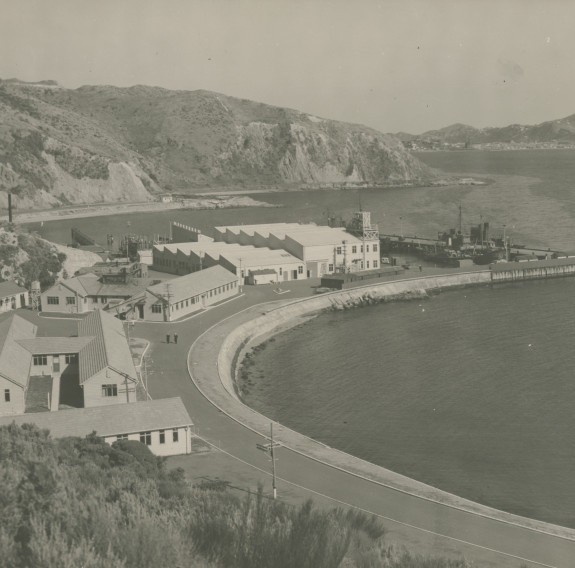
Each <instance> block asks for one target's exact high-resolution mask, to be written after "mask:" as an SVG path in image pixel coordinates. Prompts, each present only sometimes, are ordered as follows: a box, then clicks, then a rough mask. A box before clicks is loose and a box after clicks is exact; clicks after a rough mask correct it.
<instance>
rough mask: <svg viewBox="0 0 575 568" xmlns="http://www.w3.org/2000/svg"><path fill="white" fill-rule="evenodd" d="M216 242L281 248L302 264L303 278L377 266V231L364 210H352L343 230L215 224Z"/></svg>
mask: <svg viewBox="0 0 575 568" xmlns="http://www.w3.org/2000/svg"><path fill="white" fill-rule="evenodd" d="M214 236H215V240H216V241H222V242H226V243H230V244H232V243H234V244H241V245H244V246H245V245H253V246H256V247H268V248H270V249H282V250H284V251H286V252H288V253H290V254H291V255H293V256H295V257H296V258H298V259H300V260H301V261H303V262H304V263H305V274H304V275H303V276H304V277H308V278H317V277H319V276H322V275H323V274H332V273H334V272H356V271H359V270H371V269H373V268H379V263H380V251H379V231H378V228H377V226H376V225H372V224H371V218H370V213H369V212H368V211H358V212H356V213H354V216H353V220H352V221H351V223H350V224H349V225H348V227H347V229H346V228H343V227H327V226H320V225H313V224H300V223H272V224H258V225H234V226H224V227H216V228H215V230H214Z"/></svg>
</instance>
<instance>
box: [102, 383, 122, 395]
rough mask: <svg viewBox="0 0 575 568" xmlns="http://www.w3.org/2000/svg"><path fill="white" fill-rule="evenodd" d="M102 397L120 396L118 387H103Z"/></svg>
mask: <svg viewBox="0 0 575 568" xmlns="http://www.w3.org/2000/svg"><path fill="white" fill-rule="evenodd" d="M102 396H118V385H116V384H111V385H102Z"/></svg>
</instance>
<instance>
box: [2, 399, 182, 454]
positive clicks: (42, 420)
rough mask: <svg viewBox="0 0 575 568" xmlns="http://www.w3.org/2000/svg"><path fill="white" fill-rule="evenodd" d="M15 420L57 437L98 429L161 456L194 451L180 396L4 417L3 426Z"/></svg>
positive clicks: (107, 439)
mask: <svg viewBox="0 0 575 568" xmlns="http://www.w3.org/2000/svg"><path fill="white" fill-rule="evenodd" d="M11 423H15V424H17V425H19V426H21V425H22V424H35V425H36V426H38V427H39V428H42V429H47V430H50V433H51V435H52V437H54V438H65V437H67V436H81V437H84V436H88V435H89V434H91V433H92V432H96V435H97V436H99V437H100V438H102V439H103V440H104V441H105V442H107V443H108V444H113V443H114V442H115V441H116V440H121V439H126V440H136V441H139V442H142V443H143V444H146V445H147V446H148V447H149V448H150V450H151V451H152V453H154V454H156V455H157V456H173V455H179V454H189V453H191V436H192V426H193V424H192V420H191V418H190V415H189V414H188V411H187V410H186V408H185V406H184V404H183V403H182V400H181V399H180V398H179V397H178V398H163V399H158V400H148V401H145V402H136V403H134V404H126V405H116V406H95V407H91V408H73V409H68V410H61V411H60V412H39V413H33V414H23V415H19V416H10V417H8V416H5V417H1V418H0V426H4V425H7V424H11Z"/></svg>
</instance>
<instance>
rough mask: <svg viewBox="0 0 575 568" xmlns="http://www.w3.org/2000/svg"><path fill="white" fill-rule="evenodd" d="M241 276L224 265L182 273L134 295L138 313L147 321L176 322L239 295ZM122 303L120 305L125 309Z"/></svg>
mask: <svg viewBox="0 0 575 568" xmlns="http://www.w3.org/2000/svg"><path fill="white" fill-rule="evenodd" d="M238 291H239V286H238V277H237V276H236V275H235V274H232V273H231V272H230V271H229V270H226V269H225V268H222V267H221V266H214V267H211V268H206V269H205V270H200V271H199V272H193V273H192V274H187V275H186V276H180V277H179V278H174V279H173V280H168V281H166V282H163V283H161V284H155V285H154V286H150V287H149V288H147V289H146V291H145V293H144V294H142V295H140V296H138V297H135V298H132V300H130V303H132V304H133V313H132V314H128V318H130V317H131V316H134V317H136V318H139V319H144V320H146V321H176V320H178V319H181V318H183V317H185V316H187V315H190V314H193V313H195V312H198V311H200V310H203V309H205V308H207V307H208V306H210V305H212V304H217V303H219V302H222V301H223V300H227V299H229V298H232V297H234V296H236V295H237V294H238ZM121 307H122V306H120V308H121Z"/></svg>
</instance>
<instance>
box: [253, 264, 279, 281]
mask: <svg viewBox="0 0 575 568" xmlns="http://www.w3.org/2000/svg"><path fill="white" fill-rule="evenodd" d="M277 281H278V273H277V272H276V271H275V270H273V269H272V268H262V269H260V270H250V271H249V272H248V284H272V283H275V282H277Z"/></svg>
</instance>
